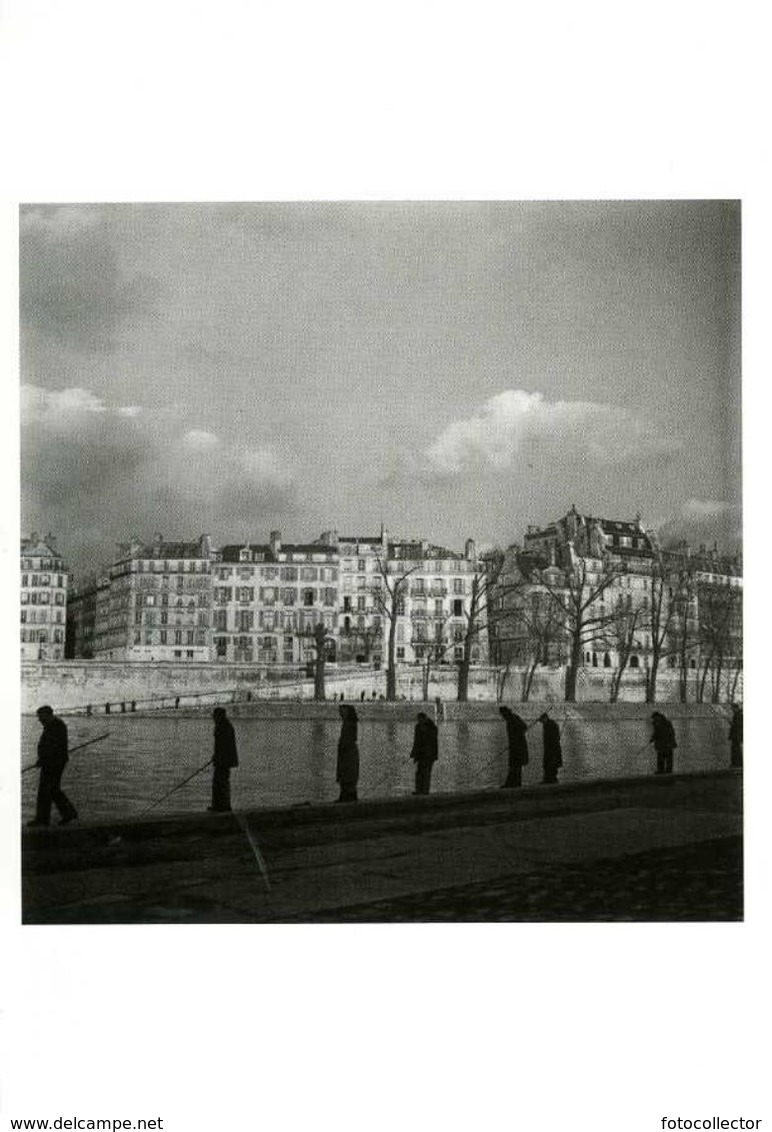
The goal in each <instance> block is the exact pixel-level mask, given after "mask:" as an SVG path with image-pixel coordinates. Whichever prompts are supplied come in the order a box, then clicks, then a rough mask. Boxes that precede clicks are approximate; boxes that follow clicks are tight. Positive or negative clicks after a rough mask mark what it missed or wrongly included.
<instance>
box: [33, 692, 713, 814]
mask: <svg viewBox="0 0 772 1132" xmlns="http://www.w3.org/2000/svg"><path fill="white" fill-rule="evenodd" d="M233 722H234V725H235V728H236V736H237V741H238V749H239V760H240V765H239V767H238V768H237V769H236V770H234V772H233V775H232V784H233V804H234V806H236V807H244V808H251V807H259V806H284V805H296V804H299V803H302V802H313V803H318V802H331V801H333V800H334V799H335V798H336V797H337V792H338V791H337V786H336V784H335V760H336V751H337V741H338V734H339V731H340V723H339V721H338V720H335V719H308V718H304V719H300V718H298V719H293V718H283V719H264V718H262V719H261V718H247V717H241V718H234V720H233ZM558 722H560V723H561V724H562V744H563V762H564V765H563V769H562V771H561V775H560V777H561V781H564V782H571V781H577V780H580V779H588V778H593V777H604V778H606V777H618V776H625V775H637V774H649V773H651V772H652V770H653V769H654V762H655V756H654V752H653V748H652V747H651V746H648V744H647V739H648V735H649V733H650V732H649V729H648V726H647V723H646V722H645V720H644V717H643V715H642V714H641V716H640V717H639V718H636V719H619V720H612V719H601V720H598V719H592V718H586V717H585V716H584V715H583V714H582V709H581V708H580V707H577V708H576V709H574V710H573V711H572V712H571V713H568V714H566V713H562V718H561V717H559V718H558ZM674 723H675V727H676V733H677V735H678V741H679V746H678V749H677V750H676V752H675V756H676V757H675V770H676V771H694V770H708V769H717V768H719V767H726V766H728V764H729V750H728V744H727V739H726V728H727V723H726V718H725V713H722V712H716V713H715V714H703V715H701V716H700V717H698V718H694V719H691V718H689V719H678V720H675V721H674ZM67 724H68V727H69V733H70V747H74V746H76V745H77V744H78V743H80V742H84V741H85V740H87V739H89V738H93V737H95V736H97V735H99V734H101V733H103V732H104V731H106V730H109V732H110V734H109V736H108V737H107V738H106V739H105V740H103V741H102V742H100V743H96V744H94V746H92V747H87V748H86V749H84V750H83V751H76V752H75V753H74V754H73V755H72V757H71V759H70V762H69V764H68V766H67V770H66V772H65V776H64V780H63V786H64V789H65V790H66V792H67V793H68V794H69V795H70V796H71V798H72V800H73V802H74V803H75V805H76V807H77V808H78V810H79V811H80V814H81V816H82V817H83V818H87V817H88V818H91V819H109V818H113V817H126V816H128V815H130V814H138V813H141V812H142V811H143V810H146V809H147V808H148V807H150V806H151V805H152V803H153V802H155V801H156V800H157V799H159V798H160V797H161V795H163V794H164V793H165V792H166V791H167V790H171V789H172V787H173V786H175V784H177V783H179V782H181V781H182V779H184V778H185V777H186V776H187V775H189V774H191V773H192V772H193V771H195V770H196V769H197V767H199V766H201V765H202V764H203V763H204V762H206V760H207V759H208V758H209V757H210V756H211V751H212V721H211V719H210V718H209V715H208V713H204V714H202V715H200V716H189V715H188V716H179V717H171V718H170V717H168V716H163V717H154V716H150V715H145V716H141V715H135V716H132V715H127V716H111V717H110V718H109V719H105V718H104V717H102V718H100V719H99V720H97V719H86V718H84V717H71V718H69V719H67ZM39 734H40V725H39V724H38V722H37V720H36V719H35V718H34V716H32V717H30V716H25V717H23V720H22V765H28V764H29V763H31V762H34V761H35V757H36V753H35V748H36V744H37V739H38V736H39ZM412 738H413V722H412V721H402V720H390V719H387V720H382V719H381V720H376V719H371V720H367V719H362V720H360V724H359V750H360V762H361V772H360V781H359V796H360V798H386V797H396V796H399V795H406V794H410V793H411V792H412V790H413V764H412V763H411V762H410V761H409V754H410V748H411V745H412ZM439 743H440V757H439V761H438V762H437V764H436V765H435V768H434V775H433V778H432V792H433V793H449V792H456V791H467V790H479V789H486V788H495V787H497V786H499V785H500V784H501V783H502V782H503V781H504V778H505V777H506V764H507V757H506V731H505V728H504V726H503V723H502V722H501V721H500V720H498V719H496V718H495V717H493V718H491V719H485V720H478V719H475V720H473V721H469V722H464V721H458V720H452V721H447V722H442V723H440V732H439ZM529 751H530V761H529V764H528V765H527V766H526V767H525V768H524V773H523V784H524V785H530V784H535V783H538V782H539V781H540V780H541V760H542V743H541V728H540V727H539V726H536V727H534V728H533V730H532V731H531V732H530V733H529ZM210 778H211V771H210V770H209V769H207V770H205V771H203V772H202V773H201V774H200V775H198V776H197V777H196V778H194V779H193V780H192V781H191V782H190V783H188V784H187V785H186V786H183V787H182V788H181V789H180V790H177V791H176V792H175V793H174V794H172V795H171V797H170V798H168V799H166V801H164V802H163V803H161V804H160V805H158V806H157V807H155V809H154V811H153V812H155V813H159V814H161V813H175V812H192V811H197V810H203V809H204V808H205V807H206V805H207V804H208V801H209V792H210ZM36 780H37V774H36V773H35V772H31V773H29V774H26V775H24V776H23V778H22V802H23V811H24V817H25V818H28V817H30V816H31V815H32V813H33V812H34V800H35V788H36Z"/></svg>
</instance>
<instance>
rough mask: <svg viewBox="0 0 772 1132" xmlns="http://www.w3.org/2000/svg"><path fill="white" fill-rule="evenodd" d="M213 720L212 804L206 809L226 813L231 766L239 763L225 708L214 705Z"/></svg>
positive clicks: (229, 798) (229, 797)
mask: <svg viewBox="0 0 772 1132" xmlns="http://www.w3.org/2000/svg"><path fill="white" fill-rule="evenodd" d="M212 719H213V720H214V755H213V756H212V764H213V766H214V771H213V773H212V804H211V806H209V807H208V809H209V810H210V811H211V812H213V813H227V812H228V811H229V810H230V808H231V768H232V767H234V766H238V765H239V756H238V752H237V750H236V734H235V732H234V730H233V724H232V723H231V721H230V720H229V719H228V716H227V714H226V712H225V708H222V707H216V708H215V709H214V711H213V712H212Z"/></svg>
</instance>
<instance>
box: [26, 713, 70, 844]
mask: <svg viewBox="0 0 772 1132" xmlns="http://www.w3.org/2000/svg"><path fill="white" fill-rule="evenodd" d="M37 717H38V719H39V720H40V723H41V725H42V727H43V734H42V735H41V736H40V739H39V740H38V761H37V763H36V764H35V765H36V766H39V767H40V778H39V779H38V797H37V807H36V811H35V817H34V818H33V819H32V821H29V822H27V825H48V824H49V823H50V821H51V804H52V803H53V805H55V806H56V808H57V810H58V811H59V814H60V815H61V822H60V824H61V825H67V823H68V822H71V821H75V819H76V817H77V816H78V813H77V810H76V809H75V807H74V806H73V804H72V802H71V801H70V799H69V798H68V797H67V795H66V794H65V792H64V791H63V790H62V787H61V782H62V775H63V774H64V768H65V766H66V765H67V760H68V758H69V753H68V740H67V724H66V723H65V722H64V720H62V719H60V718H59V716H58V715H54V710H53V708H51V707H49V706H48V704H44V705H43V707H39V708H38V710H37Z"/></svg>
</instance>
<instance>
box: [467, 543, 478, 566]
mask: <svg viewBox="0 0 772 1132" xmlns="http://www.w3.org/2000/svg"><path fill="white" fill-rule="evenodd" d="M464 558H466V560H467V562H474V561H475V560H476V559H477V547H476V546H475V541H474V539H473V538H468V539H467V540H466V543H465V544H464Z"/></svg>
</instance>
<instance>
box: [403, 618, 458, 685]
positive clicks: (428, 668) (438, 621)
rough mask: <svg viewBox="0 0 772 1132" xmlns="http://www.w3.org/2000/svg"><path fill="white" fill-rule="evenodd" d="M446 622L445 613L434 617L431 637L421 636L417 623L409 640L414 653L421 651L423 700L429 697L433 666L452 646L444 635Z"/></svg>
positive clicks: (439, 661) (438, 662) (440, 660)
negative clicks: (439, 616)
mask: <svg viewBox="0 0 772 1132" xmlns="http://www.w3.org/2000/svg"><path fill="white" fill-rule="evenodd" d="M447 623H448V618H447V615H444V616H443V617H442V618H435V619H434V621H433V622H431V624H432V626H433V629H434V634H433V636H431V637H428V636H421V635H420V633H419V629H418V625H417V624H416V627H415V629H414V635H413V638H412V640H411V642H410V643H411V645H412V646H413V652H414V653H415V654H416V655H418V652H419V650H420V652H421V656H420V662H421V688H422V693H421V694H422V697H423V699H424V700H428V699H429V680H430V677H431V673H432V668H433V666H434V665H436V664H440V663H441V662H442V661H443V659H444V658H445V657H446V655H447V653H448V649H449V648H452V643H451V642H450V641H448V639H447V637H446V636H445V629H446V627H447Z"/></svg>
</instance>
